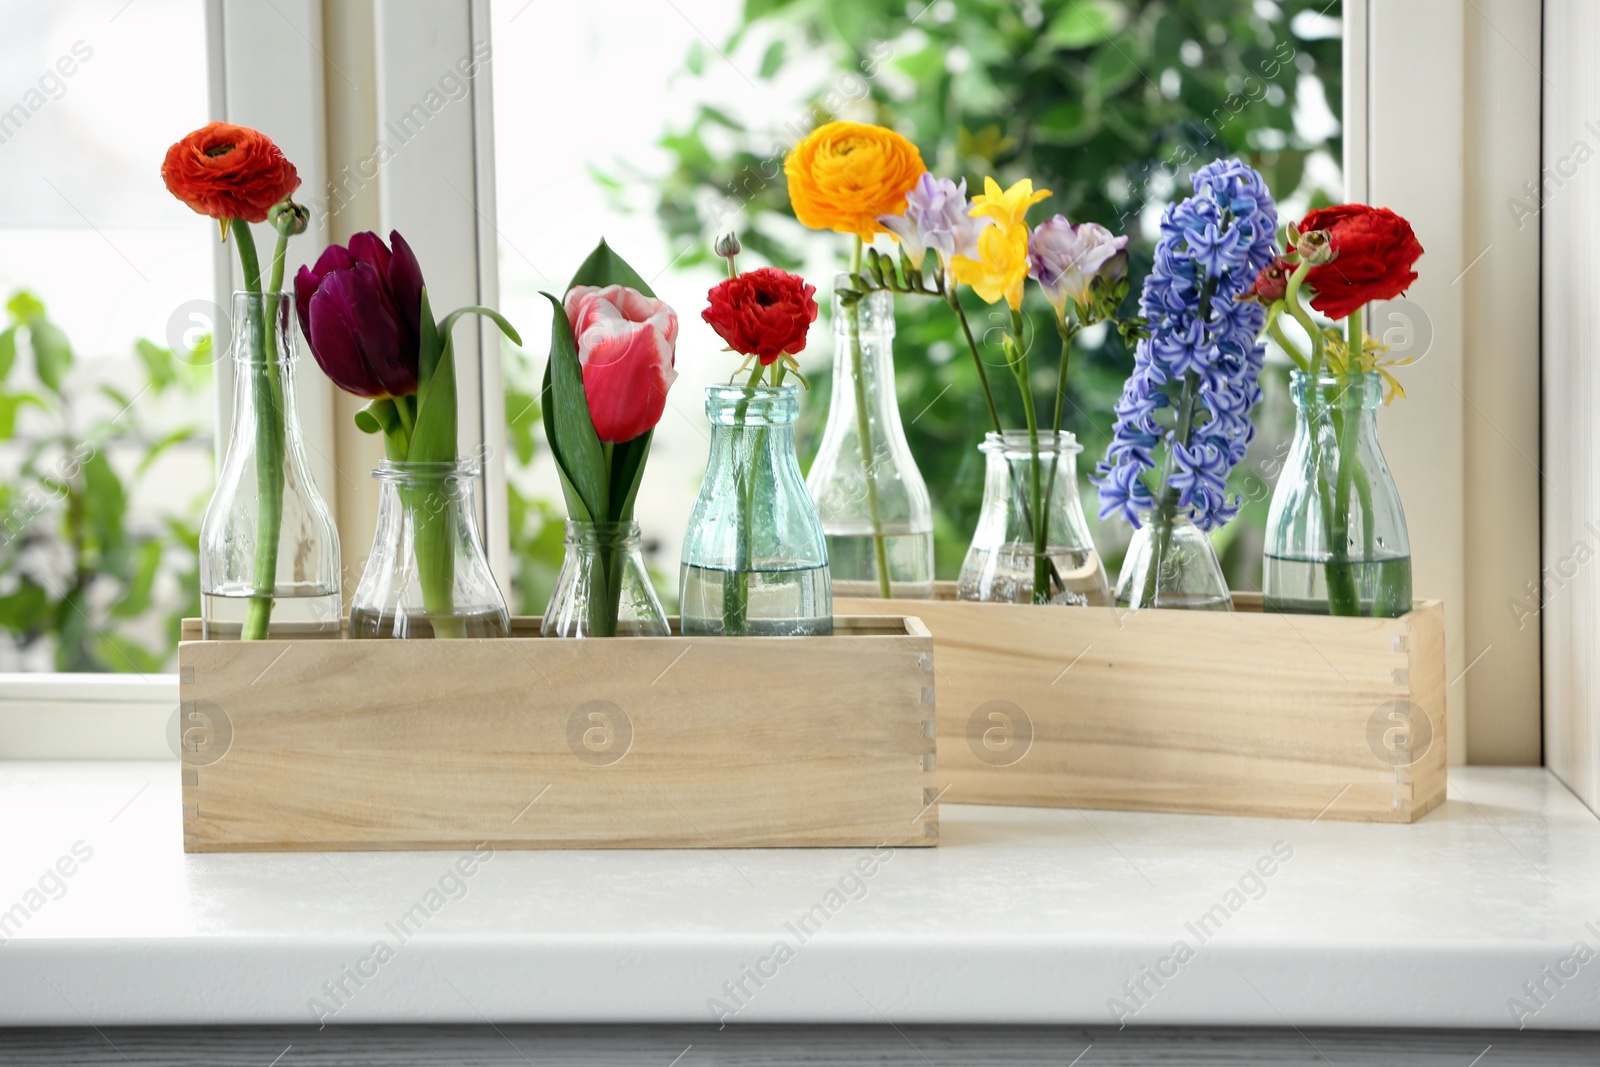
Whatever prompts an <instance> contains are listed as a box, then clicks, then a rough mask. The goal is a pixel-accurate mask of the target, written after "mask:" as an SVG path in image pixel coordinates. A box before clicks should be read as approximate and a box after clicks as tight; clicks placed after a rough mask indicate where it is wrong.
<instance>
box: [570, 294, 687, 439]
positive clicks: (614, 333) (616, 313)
mask: <svg viewBox="0 0 1600 1067" xmlns="http://www.w3.org/2000/svg"><path fill="white" fill-rule="evenodd" d="M564 306H565V308H566V312H567V321H568V322H570V323H571V324H572V336H573V338H574V339H575V340H576V342H577V345H578V362H579V363H580V364H582V366H583V392H584V395H585V396H586V397H587V399H588V401H589V418H590V420H591V421H592V422H593V423H594V429H595V433H597V434H598V435H599V436H600V440H602V441H605V442H608V443H611V444H621V443H622V442H624V441H631V440H633V439H634V438H635V437H638V436H639V435H640V434H643V433H647V432H649V431H650V430H651V429H652V428H654V426H655V424H656V423H658V422H660V421H661V414H662V412H663V411H665V410H666V406H667V390H668V389H670V388H671V387H672V383H673V381H675V380H676V379H677V377H678V372H677V370H675V369H674V367H673V363H674V351H675V349H676V347H677V343H678V316H677V313H676V312H674V311H673V310H672V309H671V308H670V307H668V306H667V305H666V304H665V303H663V302H662V301H660V300H657V299H655V298H654V297H648V296H645V295H644V294H643V293H640V292H638V291H637V290H634V289H629V288H628V287H627V286H624V285H608V286H606V287H605V288H604V289H601V288H598V287H596V286H593V285H575V286H573V287H572V289H571V290H569V291H568V293H567V298H566V301H565V305H564Z"/></svg>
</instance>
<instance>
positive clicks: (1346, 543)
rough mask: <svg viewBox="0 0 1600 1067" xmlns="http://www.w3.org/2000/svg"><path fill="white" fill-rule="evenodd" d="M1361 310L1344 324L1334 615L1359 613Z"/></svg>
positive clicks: (1333, 525)
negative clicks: (1354, 518)
mask: <svg viewBox="0 0 1600 1067" xmlns="http://www.w3.org/2000/svg"><path fill="white" fill-rule="evenodd" d="M1361 317H1362V316H1361V309H1360V308H1357V309H1356V310H1355V311H1352V312H1351V313H1350V317H1349V319H1348V320H1347V322H1346V328H1347V330H1348V333H1347V335H1346V337H1347V342H1346V343H1347V344H1348V345H1349V352H1348V353H1347V355H1346V357H1345V374H1344V375H1343V383H1342V384H1343V389H1342V390H1341V394H1340V401H1341V406H1342V407H1343V416H1344V418H1343V425H1341V426H1340V427H1339V436H1338V441H1339V460H1338V462H1339V470H1338V475H1337V483H1336V485H1335V488H1334V493H1333V514H1332V515H1331V517H1330V522H1329V531H1328V540H1329V545H1328V548H1329V550H1330V553H1329V556H1328V564H1327V566H1326V568H1325V570H1326V574H1327V579H1328V609H1329V611H1331V612H1332V613H1333V614H1335V615H1359V614H1360V613H1361V600H1360V596H1361V594H1360V589H1359V587H1358V584H1357V582H1356V574H1355V570H1354V566H1355V565H1356V563H1359V561H1355V563H1353V561H1352V560H1351V559H1350V491H1351V488H1352V486H1353V485H1354V480H1355V468H1356V464H1357V460H1356V442H1357V439H1358V438H1359V436H1360V433H1361V412H1362V406H1363V404H1364V402H1365V396H1364V394H1365V389H1364V385H1365V383H1364V380H1363V378H1362V377H1361V363H1360V359H1359V356H1358V353H1360V351H1361V343H1362V332H1361Z"/></svg>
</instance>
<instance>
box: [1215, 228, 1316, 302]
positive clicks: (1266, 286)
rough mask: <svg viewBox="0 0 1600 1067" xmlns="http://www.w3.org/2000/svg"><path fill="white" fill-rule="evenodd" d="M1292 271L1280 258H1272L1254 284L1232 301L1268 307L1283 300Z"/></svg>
mask: <svg viewBox="0 0 1600 1067" xmlns="http://www.w3.org/2000/svg"><path fill="white" fill-rule="evenodd" d="M1307 236H1310V235H1309V234H1308V235H1307ZM1293 271H1294V267H1293V265H1292V264H1290V263H1289V261H1288V260H1286V259H1284V258H1283V257H1282V256H1273V257H1272V262H1271V263H1268V264H1267V265H1266V266H1265V267H1263V268H1261V273H1260V274H1258V275H1256V280H1255V284H1254V285H1252V286H1251V287H1250V288H1249V289H1248V290H1246V291H1245V292H1242V293H1240V294H1238V295H1237V296H1235V297H1234V299H1235V300H1237V301H1238V302H1240V303H1254V304H1260V305H1261V306H1262V307H1270V306H1271V305H1272V303H1273V302H1274V301H1277V300H1282V299H1283V297H1284V293H1285V292H1287V291H1288V288H1289V275H1290V274H1291V273H1293Z"/></svg>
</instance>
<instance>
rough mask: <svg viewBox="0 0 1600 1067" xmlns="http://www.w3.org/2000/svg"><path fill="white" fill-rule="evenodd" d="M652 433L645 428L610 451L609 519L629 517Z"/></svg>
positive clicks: (648, 454) (642, 474) (631, 515)
mask: <svg viewBox="0 0 1600 1067" xmlns="http://www.w3.org/2000/svg"><path fill="white" fill-rule="evenodd" d="M654 436H655V431H654V430H647V431H645V432H644V433H642V434H640V435H639V436H638V437H635V438H634V439H633V440H631V441H624V442H623V443H622V444H620V445H617V446H616V447H615V448H614V449H613V450H612V452H611V521H612V522H627V521H628V520H629V519H632V518H633V502H634V500H635V499H636V498H637V497H638V495H639V483H640V482H641V481H643V480H644V464H645V460H647V459H649V458H650V439H651V438H652V437H654Z"/></svg>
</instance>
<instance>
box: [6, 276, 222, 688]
mask: <svg viewBox="0 0 1600 1067" xmlns="http://www.w3.org/2000/svg"><path fill="white" fill-rule="evenodd" d="M6 312H7V314H8V317H9V321H10V325H9V326H8V327H7V329H6V330H5V331H4V332H0V444H6V445H9V446H13V447H14V448H15V450H16V451H17V452H18V453H19V454H20V467H19V469H18V471H17V473H16V476H15V477H11V478H7V479H6V480H5V481H4V482H0V631H3V632H4V633H5V635H6V636H7V637H8V638H9V639H10V640H11V641H12V642H13V643H14V644H15V645H16V646H17V647H18V648H19V649H28V648H29V647H31V646H33V645H34V644H35V643H36V642H40V641H45V642H47V643H48V647H50V648H52V649H53V656H54V660H55V668H56V669H57V670H62V671H136V672H141V673H146V672H151V671H159V670H162V669H164V668H165V665H166V663H167V661H168V660H169V659H170V658H171V655H172V652H173V650H174V649H175V648H176V647H177V642H178V630H179V622H180V620H181V619H182V618H183V617H184V616H185V615H198V614H199V608H200V574H199V567H198V563H197V560H198V558H199V517H200V516H199V506H200V504H202V503H203V502H204V497H203V496H201V497H197V498H196V500H195V501H194V502H193V504H192V506H191V507H190V508H189V509H188V510H184V511H178V512H169V513H165V514H161V515H159V516H155V517H153V518H151V517H136V516H135V515H134V514H133V513H132V511H131V509H130V502H131V499H132V496H133V492H134V489H135V488H136V486H137V483H138V482H139V480H140V479H141V478H142V477H143V476H144V475H145V473H146V472H147V471H149V469H150V468H151V466H152V465H153V464H154V463H155V462H156V461H157V460H158V459H159V458H160V457H161V455H162V454H163V453H165V452H166V451H167V450H168V449H170V448H172V447H174V446H176V445H179V444H181V443H183V442H185V441H188V440H190V439H191V438H192V437H194V435H195V428H194V427H190V426H185V427H180V428H178V429H176V430H171V431H169V432H166V433H160V434H157V433H153V432H150V431H148V430H147V429H146V428H145V427H144V426H143V425H142V423H141V420H140V417H139V411H138V407H137V406H136V405H135V401H136V400H140V401H144V400H146V398H148V399H149V400H154V399H156V398H159V397H161V396H162V395H164V394H166V393H168V392H169V391H172V390H177V391H179V392H182V393H185V394H188V395H190V396H199V395H201V394H202V393H203V392H204V390H205V388H206V385H207V383H208V382H209V380H210V377H211V374H210V360H209V359H208V358H206V356H207V353H208V352H209V346H210V341H209V339H207V340H205V341H203V342H202V345H201V347H200V348H197V349H196V352H195V353H193V354H191V357H190V359H188V360H184V359H179V358H177V357H176V356H174V354H173V353H172V351H171V350H170V349H166V348H162V347H161V346H159V345H156V344H154V343H152V342H150V341H146V340H142V339H141V340H139V341H137V342H136V343H135V346H134V347H135V353H136V355H137V356H138V358H139V364H140V367H141V370H142V375H143V378H144V385H143V387H142V388H141V389H140V390H139V392H138V393H137V394H136V395H135V396H131V397H130V396H128V395H126V394H125V393H123V392H122V391H121V390H119V389H117V388H115V387H114V386H111V385H106V384H101V385H100V386H99V387H98V389H97V393H98V394H99V396H98V397H95V398H85V397H82V396H79V395H77V394H76V393H75V392H74V390H73V388H72V386H71V385H70V384H69V381H68V378H69V375H70V373H71V371H72V368H73V365H74V363H75V362H76V357H75V355H74V353H73V349H72V343H71V342H70V341H69V340H68V339H67V335H66V333H65V332H63V331H62V329H61V327H60V326H58V325H56V324H55V323H54V322H52V321H51V320H50V318H49V315H48V314H47V312H46V309H45V306H44V304H42V303H41V302H40V301H39V300H38V298H36V297H35V296H33V294H31V293H28V292H26V291H19V292H17V293H15V294H13V295H12V297H11V299H10V300H9V301H8V302H7V304H6ZM23 355H27V356H29V357H31V365H32V371H33V375H32V377H33V379H34V381H33V382H30V383H28V384H27V385H22V386H19V385H17V384H15V383H16V381H17V379H18V377H20V376H17V375H14V374H13V371H15V370H16V369H17V367H18V365H19V358H20V357H21V356H23ZM91 408H92V409H93V410H94V411H95V412H97V413H98V414H95V415H94V416H93V417H88V418H86V415H85V413H86V411H89V410H90V409H91ZM30 409H31V411H32V412H33V415H31V416H29V417H27V418H26V419H23V420H19V416H22V415H23V413H24V412H28V411H30ZM19 421H23V422H25V423H26V425H27V427H28V432H27V433H26V435H25V436H24V435H19V432H18V426H19ZM113 452H124V453H128V454H130V455H131V456H133V457H135V458H134V460H133V462H134V467H133V470H132V471H131V472H127V471H119V470H118V469H117V466H116V465H114V464H113V463H112V458H111V457H112V454H113ZM163 573H165V574H170V575H173V576H175V578H176V588H175V589H172V588H168V589H166V590H165V591H163V589H162V587H161V585H160V583H159V582H158V579H159V578H160V576H161V575H162V574H163ZM152 637H153V638H154V641H153V643H152Z"/></svg>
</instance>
